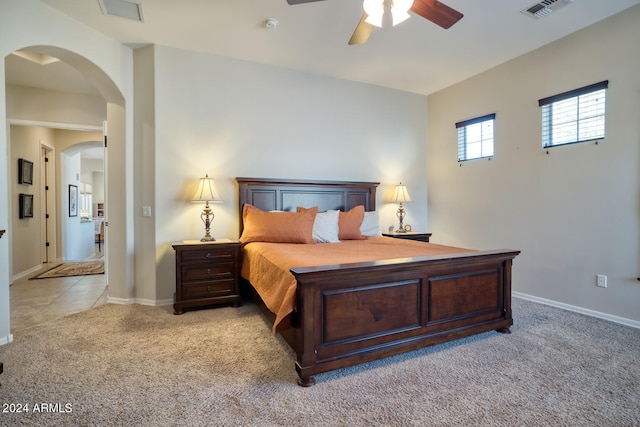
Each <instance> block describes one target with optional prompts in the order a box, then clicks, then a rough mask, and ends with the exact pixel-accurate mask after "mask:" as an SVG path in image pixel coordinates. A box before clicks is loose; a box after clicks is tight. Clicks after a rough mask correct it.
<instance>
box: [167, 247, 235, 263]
mask: <svg viewBox="0 0 640 427" xmlns="http://www.w3.org/2000/svg"><path fill="white" fill-rule="evenodd" d="M235 256H236V251H235V250H234V249H199V250H195V251H181V252H180V260H181V261H182V262H202V261H223V260H225V259H227V260H233V259H235Z"/></svg>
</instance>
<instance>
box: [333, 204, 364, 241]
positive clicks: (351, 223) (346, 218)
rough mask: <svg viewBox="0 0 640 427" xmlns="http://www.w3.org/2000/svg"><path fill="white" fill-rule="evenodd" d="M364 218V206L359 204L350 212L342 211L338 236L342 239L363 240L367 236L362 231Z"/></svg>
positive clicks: (339, 218)
mask: <svg viewBox="0 0 640 427" xmlns="http://www.w3.org/2000/svg"><path fill="white" fill-rule="evenodd" d="M363 219H364V206H362V205H359V206H356V207H354V208H352V209H351V210H350V211H349V212H340V216H339V217H338V238H339V239H340V240H362V239H365V236H363V235H362V233H361V232H360V225H361V224H362V220H363Z"/></svg>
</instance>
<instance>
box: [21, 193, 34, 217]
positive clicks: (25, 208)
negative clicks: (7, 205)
mask: <svg viewBox="0 0 640 427" xmlns="http://www.w3.org/2000/svg"><path fill="white" fill-rule="evenodd" d="M18 205H19V208H20V212H19V215H18V216H19V217H20V219H24V218H33V194H23V193H20V202H19V203H18Z"/></svg>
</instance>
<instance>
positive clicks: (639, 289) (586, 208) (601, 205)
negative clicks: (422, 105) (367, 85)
mask: <svg viewBox="0 0 640 427" xmlns="http://www.w3.org/2000/svg"><path fill="white" fill-rule="evenodd" d="M638 22H640V6H636V7H634V8H631V9H629V10H627V11H625V12H623V13H621V14H618V15H616V16H614V17H611V18H609V19H607V20H605V21H602V22H600V23H597V24H595V25H593V26H591V27H588V28H586V29H584V30H582V31H579V32H577V33H575V34H573V35H570V36H568V37H566V38H564V39H562V40H560V41H557V42H555V43H552V44H550V45H547V46H545V47H543V48H540V49H538V50H536V51H534V52H531V53H529V54H527V55H524V56H522V57H519V58H517V59H514V60H512V61H509V62H507V63H505V64H503V65H500V66H498V67H495V68H494V69H492V70H489V71H487V72H485V73H482V74H479V75H477V76H474V77H472V78H470V79H468V80H466V81H464V82H461V83H459V84H457V85H454V86H452V87H449V88H447V89H445V90H443V91H440V92H438V93H435V94H433V95H431V96H429V98H428V100H429V133H428V137H429V140H428V150H427V168H428V180H429V221H430V227H431V231H432V232H433V233H434V235H433V240H434V241H436V242H442V243H447V244H453V245H461V246H467V247H472V248H478V249H483V248H502V247H505V248H512V249H520V250H521V251H522V254H521V255H520V256H518V257H517V258H516V259H515V261H514V278H513V289H514V291H515V292H520V293H524V294H528V295H532V296H535V297H538V298H543V299H548V300H552V301H556V302H560V303H564V304H568V305H571V306H575V307H581V308H584V309H587V310H593V311H596V312H599V313H604V314H608V315H611V316H618V317H621V318H624V319H631V320H635V321H640V309H639V307H640V282H638V281H637V280H636V277H638V275H639V274H640V264H639V262H640V246H639V242H640V199H639V196H640V168H639V167H638V165H639V164H640V163H639V159H640V121H639V120H638V118H639V117H640V55H638V46H637V43H638V41H639V40H640V26H639V25H638ZM602 80H609V82H610V83H609V90H608V92H607V123H606V125H607V130H606V133H607V135H606V139H605V140H604V141H603V142H601V143H600V144H598V145H595V144H593V143H583V144H576V145H571V146H566V147H557V148H553V149H551V150H550V154H549V155H547V154H545V151H544V150H543V149H542V148H541V137H540V129H541V118H540V116H541V112H540V109H539V107H538V103H537V101H538V99H540V98H544V97H547V96H550V95H554V94H557V93H561V92H565V91H567V90H571V89H575V88H578V87H582V86H586V85H588V84H591V83H596V82H599V81H602ZM489 113H496V126H495V129H496V131H495V135H496V143H495V153H496V154H495V157H494V158H493V159H492V160H491V161H487V160H476V161H471V162H466V163H464V165H463V166H462V167H461V166H459V165H458V163H457V151H456V150H457V135H456V129H455V126H454V123H455V122H458V121H460V120H465V119H469V118H473V117H477V116H481V115H484V114H489ZM596 274H605V275H607V276H608V279H609V287H608V288H607V289H602V288H598V287H596V286H595V284H596ZM514 317H517V313H516V314H514ZM516 321H517V320H516Z"/></svg>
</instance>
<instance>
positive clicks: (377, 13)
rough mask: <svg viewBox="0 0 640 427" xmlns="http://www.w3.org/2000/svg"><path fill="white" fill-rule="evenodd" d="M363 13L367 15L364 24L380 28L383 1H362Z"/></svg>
mask: <svg viewBox="0 0 640 427" xmlns="http://www.w3.org/2000/svg"><path fill="white" fill-rule="evenodd" d="M362 7H363V8H364V12H365V13H366V14H367V19H365V22H367V23H369V24H371V25H375V26H376V27H382V17H383V15H384V0H364V2H363V3H362Z"/></svg>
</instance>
